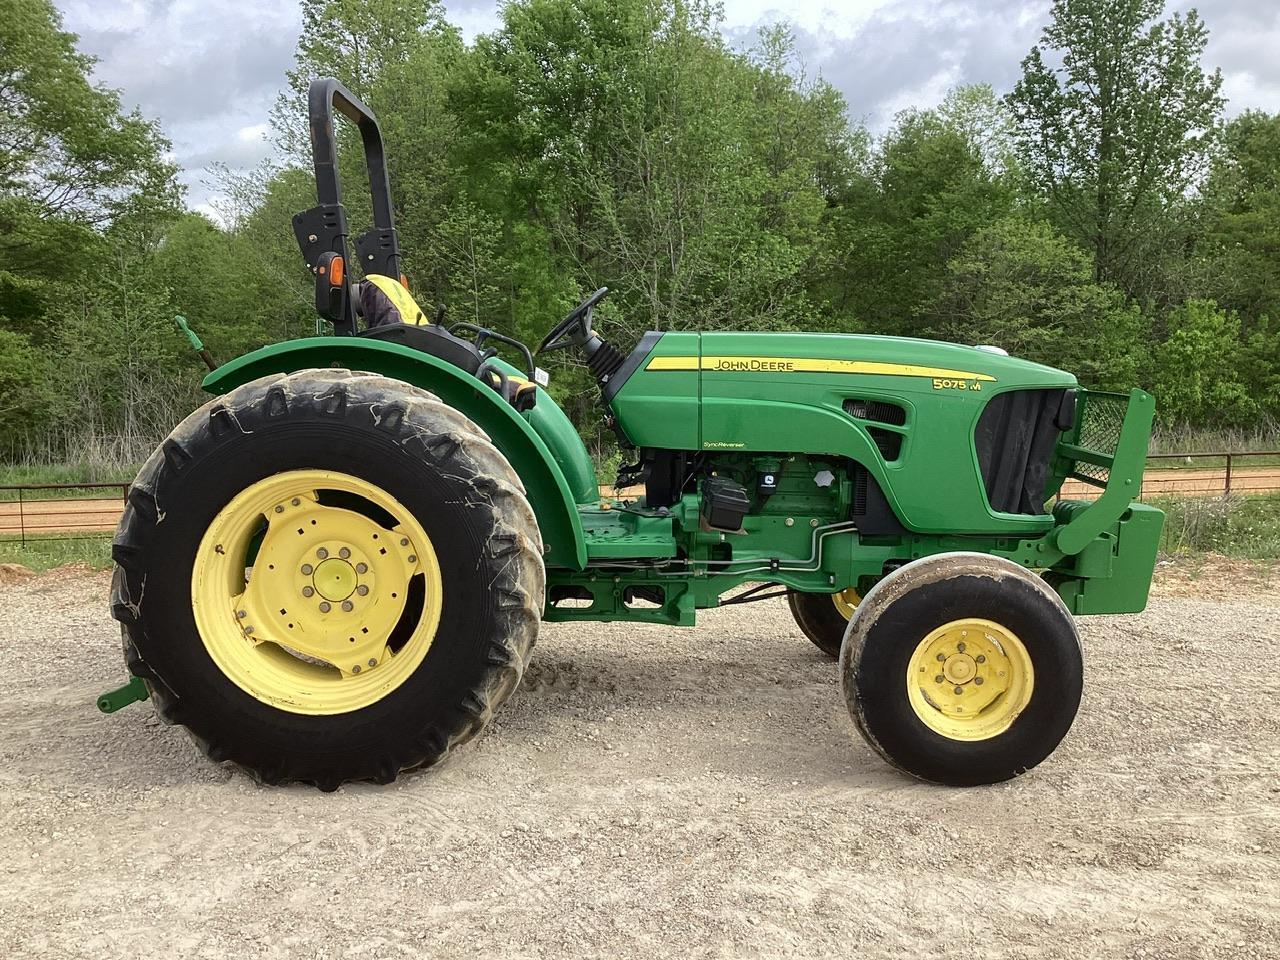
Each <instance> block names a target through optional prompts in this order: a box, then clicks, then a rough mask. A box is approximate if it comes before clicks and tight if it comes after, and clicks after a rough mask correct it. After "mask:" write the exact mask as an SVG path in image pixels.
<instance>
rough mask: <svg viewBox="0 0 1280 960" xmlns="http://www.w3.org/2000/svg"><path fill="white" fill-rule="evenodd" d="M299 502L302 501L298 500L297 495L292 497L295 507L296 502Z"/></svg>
mask: <svg viewBox="0 0 1280 960" xmlns="http://www.w3.org/2000/svg"><path fill="white" fill-rule="evenodd" d="M301 502H302V501H301V500H299V499H298V498H297V497H294V498H293V505H294V506H295V507H296V506H297V505H298V504H300V503H301Z"/></svg>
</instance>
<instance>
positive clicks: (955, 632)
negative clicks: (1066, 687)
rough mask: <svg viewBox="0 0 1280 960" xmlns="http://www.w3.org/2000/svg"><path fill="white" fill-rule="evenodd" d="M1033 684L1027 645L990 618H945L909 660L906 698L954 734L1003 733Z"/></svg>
mask: <svg viewBox="0 0 1280 960" xmlns="http://www.w3.org/2000/svg"><path fill="white" fill-rule="evenodd" d="M1034 688H1035V671H1034V670H1033V669H1032V666H1031V656H1030V654H1028V653H1027V648H1026V647H1025V646H1024V645H1023V643H1022V641H1021V640H1020V639H1018V637H1017V636H1016V635H1015V634H1014V633H1013V631H1011V630H1009V629H1008V628H1007V627H1004V626H1001V625H1000V624H998V623H995V622H994V621H991V620H981V619H965V620H952V621H951V622H950V623H946V624H943V625H942V626H940V627H938V629H936V630H934V631H933V632H932V633H930V634H929V635H928V636H926V637H925V638H924V639H923V640H921V641H920V643H919V645H918V646H917V647H916V649H915V652H914V653H913V654H912V655H911V660H910V661H909V663H908V665H907V698H908V700H909V701H910V703H911V707H912V709H913V710H914V711H915V713H916V716H917V717H919V718H920V720H921V722H923V723H924V725H925V726H927V727H928V728H929V729H930V730H933V731H934V732H935V733H938V734H941V735H942V736H944V737H947V738H948V739H950V740H988V739H990V738H991V737H996V736H999V735H1000V734H1002V733H1004V732H1005V731H1006V730H1008V729H1009V728H1010V727H1011V726H1013V722H1014V721H1015V720H1016V719H1017V718H1018V715H1019V714H1020V713H1022V711H1023V710H1024V709H1025V708H1026V706H1027V704H1028V703H1029V702H1030V701H1031V693H1032V690H1034Z"/></svg>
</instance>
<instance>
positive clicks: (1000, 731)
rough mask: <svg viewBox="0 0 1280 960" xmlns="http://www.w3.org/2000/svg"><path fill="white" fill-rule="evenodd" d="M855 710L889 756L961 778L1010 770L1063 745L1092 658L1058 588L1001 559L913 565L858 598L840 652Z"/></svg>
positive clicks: (870, 738) (869, 737)
mask: <svg viewBox="0 0 1280 960" xmlns="http://www.w3.org/2000/svg"><path fill="white" fill-rule="evenodd" d="M840 680H841V687H842V689H843V691H844V695H845V699H846V701H847V703H848V705H849V712H850V714H851V715H852V716H853V719H854V722H855V724H856V725H857V727H858V730H859V731H860V732H861V733H862V735H863V737H864V738H865V739H866V741H867V743H869V744H870V745H871V746H872V747H873V748H874V749H875V750H876V751H877V752H878V753H879V754H880V755H881V756H882V757H884V759H886V760H887V761H888V762H889V763H891V764H893V765H894V766H896V767H898V768H899V769H900V770H903V771H905V772H907V773H909V774H911V775H912V776H915V777H918V778H920V779H922V780H928V781H931V782H934V783H943V784H948V785H951V786H973V785H977V784H984V783H996V782H999V781H1001V780H1008V779H1010V778H1012V777H1016V776H1018V775H1019V774H1021V773H1024V772H1026V771H1027V770H1029V769H1031V768H1032V767H1034V766H1036V764H1038V763H1040V762H1041V761H1042V760H1044V759H1045V758H1046V757H1048V756H1049V754H1051V753H1052V752H1053V750H1054V749H1055V748H1056V747H1057V745H1058V744H1059V742H1061V740H1062V738H1063V737H1064V736H1066V733H1067V731H1068V730H1069V729H1070V728H1071V724H1072V721H1073V720H1074V719H1075V715H1076V711H1077V709H1078V708H1079V705H1080V696H1081V692H1082V688H1083V657H1082V654H1081V650H1080V640H1079V637H1078V635H1077V633H1076V628H1075V622H1074V620H1073V619H1072V617H1071V614H1070V613H1069V612H1068V611H1067V608H1066V606H1065V605H1064V604H1063V603H1062V600H1061V599H1060V598H1059V597H1058V595H1057V594H1056V593H1054V591H1053V590H1052V589H1051V588H1050V587H1049V586H1048V585H1047V584H1046V583H1045V582H1044V581H1043V580H1042V579H1041V578H1040V577H1038V576H1036V575H1035V574H1033V573H1031V572H1030V571H1028V570H1027V569H1025V568H1024V567H1021V566H1019V565H1017V564H1016V563H1013V562H1012V561H1009V560H1005V559H1002V558H999V557H992V556H988V555H985V554H973V553H951V554H941V555H939V556H933V557H926V558H924V559H921V560H917V561H914V562H912V563H909V564H907V565H905V566H903V567H901V568H899V569H898V570H896V571H894V572H893V573H892V574H890V575H889V576H887V577H886V578H885V579H884V580H882V581H880V583H879V584H877V585H876V587H875V588H874V589H872V590H871V591H870V592H869V593H868V594H867V596H866V598H865V599H864V600H863V602H862V604H861V605H860V606H859V608H858V611H857V613H856V614H855V616H854V618H853V620H852V622H851V623H850V625H849V634H848V637H847V639H846V641H845V644H844V648H843V650H842V651H841V655H840Z"/></svg>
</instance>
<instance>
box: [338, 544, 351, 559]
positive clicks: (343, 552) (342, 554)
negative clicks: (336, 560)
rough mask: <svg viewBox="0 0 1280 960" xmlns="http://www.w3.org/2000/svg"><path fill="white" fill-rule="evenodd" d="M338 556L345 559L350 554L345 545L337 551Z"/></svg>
mask: <svg viewBox="0 0 1280 960" xmlns="http://www.w3.org/2000/svg"><path fill="white" fill-rule="evenodd" d="M338 556H340V557H341V558H342V559H343V560H345V559H347V557H349V556H351V551H350V550H348V549H347V548H346V547H343V548H342V549H341V550H339V551H338Z"/></svg>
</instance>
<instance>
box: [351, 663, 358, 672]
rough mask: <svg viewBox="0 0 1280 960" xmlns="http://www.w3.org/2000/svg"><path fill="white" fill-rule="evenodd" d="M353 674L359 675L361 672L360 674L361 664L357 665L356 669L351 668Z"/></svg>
mask: <svg viewBox="0 0 1280 960" xmlns="http://www.w3.org/2000/svg"><path fill="white" fill-rule="evenodd" d="M351 672H352V673H359V672H360V664H358V663H357V664H356V665H355V666H354V667H352V668H351Z"/></svg>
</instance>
